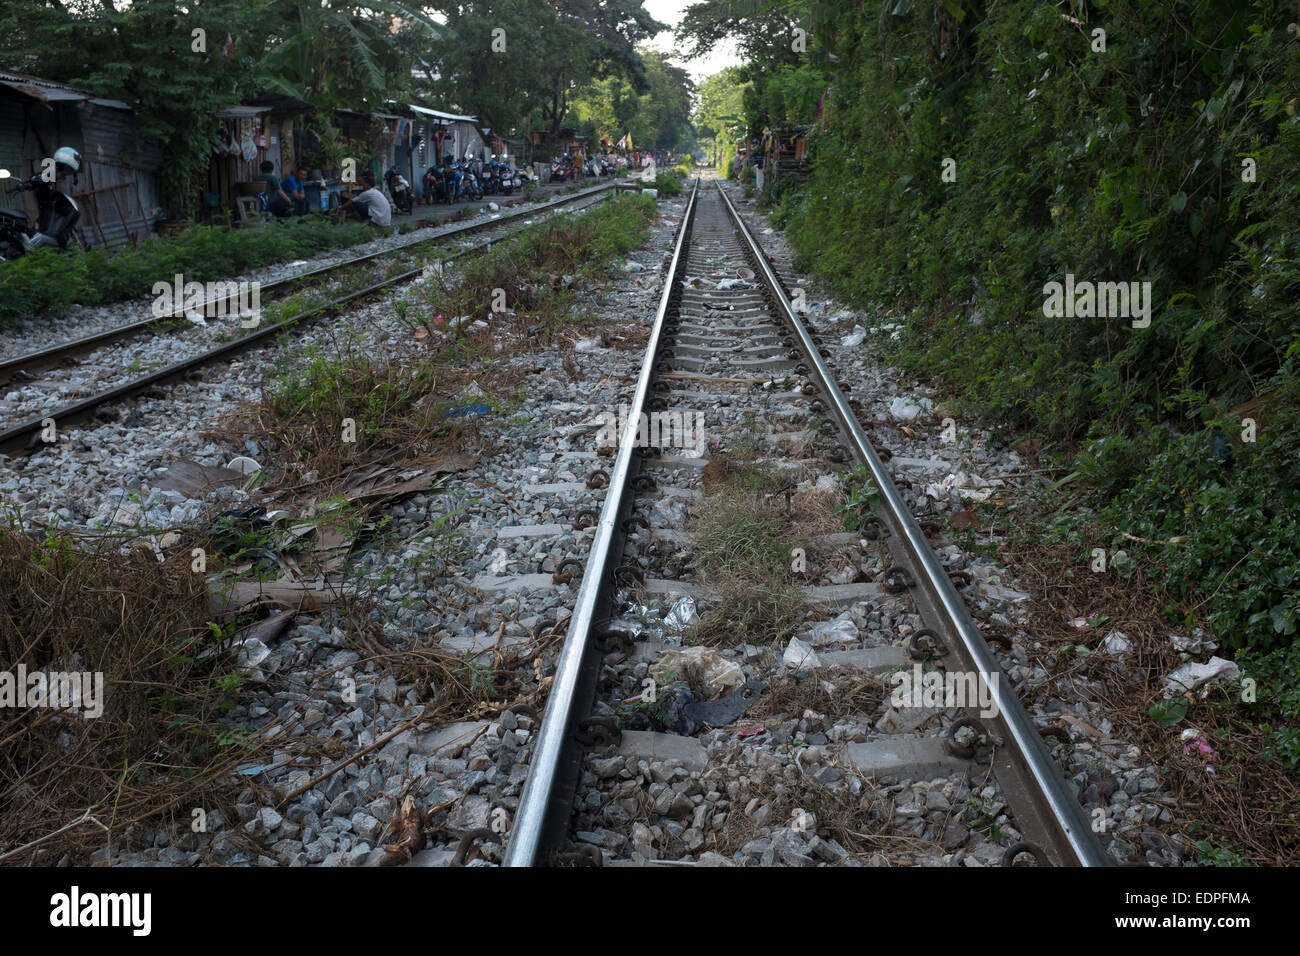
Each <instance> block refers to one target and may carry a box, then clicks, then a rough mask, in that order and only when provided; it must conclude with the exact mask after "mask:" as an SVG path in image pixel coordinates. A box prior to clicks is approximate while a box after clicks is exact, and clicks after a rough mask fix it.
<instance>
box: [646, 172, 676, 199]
mask: <svg viewBox="0 0 1300 956" xmlns="http://www.w3.org/2000/svg"><path fill="white" fill-rule="evenodd" d="M653 185H654V188H655V189H657V190H659V195H661V196H680V195H681V194H682V183H681V180H680V179H678V178H677V177H676V176H675V175H673V174H672V173H655V181H654V183H653Z"/></svg>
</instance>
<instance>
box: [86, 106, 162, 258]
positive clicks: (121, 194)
mask: <svg viewBox="0 0 1300 956" xmlns="http://www.w3.org/2000/svg"><path fill="white" fill-rule="evenodd" d="M80 112H81V133H82V139H83V142H84V143H85V146H84V148H83V149H82V153H81V159H82V175H81V176H79V177H78V183H77V186H76V187H75V188H76V191H78V192H80V191H83V190H90V191H91V195H89V196H87V197H85V198H84V199H82V200H80V205H81V231H82V237H83V239H84V240H85V242H86V243H87V245H98V244H100V243H107V244H108V245H109V246H110V247H113V248H117V247H120V246H124V245H126V244H127V243H128V242H130V241H131V240H132V239H134V240H136V241H139V240H140V239H144V238H146V237H147V236H149V235H151V234H152V233H153V226H154V223H155V222H156V221H157V220H158V218H159V217H160V216H161V214H162V210H161V208H160V207H161V205H162V203H161V197H160V193H159V187H158V166H159V164H160V163H161V162H162V150H161V149H159V148H158V147H157V145H155V144H146V143H143V142H142V141H141V140H140V134H139V133H138V131H137V130H136V128H135V125H134V123H133V122H132V118H131V114H130V113H127V112H125V111H123V110H118V109H112V108H111V107H103V106H94V105H87V106H86V107H85V108H84V109H82V110H81V111H80ZM108 187H112V188H108Z"/></svg>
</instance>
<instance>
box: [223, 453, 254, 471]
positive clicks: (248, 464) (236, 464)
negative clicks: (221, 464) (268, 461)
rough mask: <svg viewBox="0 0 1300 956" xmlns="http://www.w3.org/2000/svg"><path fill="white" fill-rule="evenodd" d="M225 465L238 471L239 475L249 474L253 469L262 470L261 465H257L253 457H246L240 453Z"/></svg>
mask: <svg viewBox="0 0 1300 956" xmlns="http://www.w3.org/2000/svg"><path fill="white" fill-rule="evenodd" d="M226 467H227V468H228V469H230V470H231V471H237V472H239V473H240V474H241V475H251V474H252V473H253V472H255V471H261V470H262V466H261V465H259V464H258V463H257V462H255V461H254V460H253V459H251V458H248V457H246V456H244V455H240V456H239V457H238V458H232V459H230V461H229V463H227V465H226Z"/></svg>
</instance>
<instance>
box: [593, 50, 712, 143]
mask: <svg viewBox="0 0 1300 956" xmlns="http://www.w3.org/2000/svg"><path fill="white" fill-rule="evenodd" d="M638 55H639V56H640V58H641V70H642V72H643V74H644V76H645V78H646V89H645V92H644V93H638V92H637V91H636V88H635V87H633V86H632V84H631V83H629V82H628V81H627V80H625V79H623V78H622V77H611V78H608V79H603V80H596V81H595V82H593V83H591V84H589V85H588V86H586V87H584V88H583V89H582V90H581V91H580V92H579V93H578V94H577V95H576V96H575V99H574V115H575V118H576V121H577V123H578V124H579V125H580V127H581V129H582V131H583V132H588V133H591V134H592V135H594V136H596V137H597V138H600V137H608V138H609V139H618V138H620V137H621V136H622V135H623V134H624V133H631V134H632V142H633V143H635V144H636V145H637V146H641V147H645V148H647V149H674V150H681V149H684V148H686V147H687V146H689V145H690V144H691V143H692V142H693V141H694V129H693V127H692V126H691V122H690V111H691V93H692V91H693V90H694V84H693V83H692V82H691V79H690V77H689V76H688V75H687V74H686V71H685V70H683V69H682V68H681V67H678V66H674V65H673V64H672V63H670V62H668V59H667V58H666V57H664V56H663V55H661V54H659V53H657V52H654V51H652V50H642V51H640V53H639V54H638Z"/></svg>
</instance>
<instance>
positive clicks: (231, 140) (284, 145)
mask: <svg viewBox="0 0 1300 956" xmlns="http://www.w3.org/2000/svg"><path fill="white" fill-rule="evenodd" d="M316 109H317V107H316V106H314V105H313V104H311V103H308V102H306V101H305V100H300V99H296V98H295V97H292V96H283V95H281V94H277V93H267V94H263V95H261V96H256V97H253V98H251V99H249V100H248V101H247V102H246V103H241V104H240V105H238V106H228V107H226V108H225V109H222V110H219V111H218V112H217V114H216V117H215V119H214V123H215V129H214V136H213V141H212V153H213V155H212V160H211V162H209V163H208V175H207V184H206V189H205V193H204V208H205V211H206V214H207V217H208V218H209V219H212V218H214V217H216V218H220V217H224V216H225V215H226V213H229V214H230V215H231V216H232V217H237V215H238V210H237V209H236V206H235V200H236V198H238V197H239V196H240V195H241V192H240V186H239V184H240V183H251V182H252V181H253V179H254V177H256V176H258V175H259V174H260V173H261V171H262V170H261V167H262V163H263V162H264V161H266V160H270V161H271V162H272V163H273V164H274V165H275V173H276V175H277V176H279V177H280V178H281V179H283V178H284V177H285V175H287V174H288V173H290V172H292V170H293V167H294V166H295V165H296V164H297V162H298V156H299V155H300V154H301V153H302V152H303V136H304V131H303V129H302V122H301V117H302V115H303V114H305V113H310V112H312V111H314V110H316Z"/></svg>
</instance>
